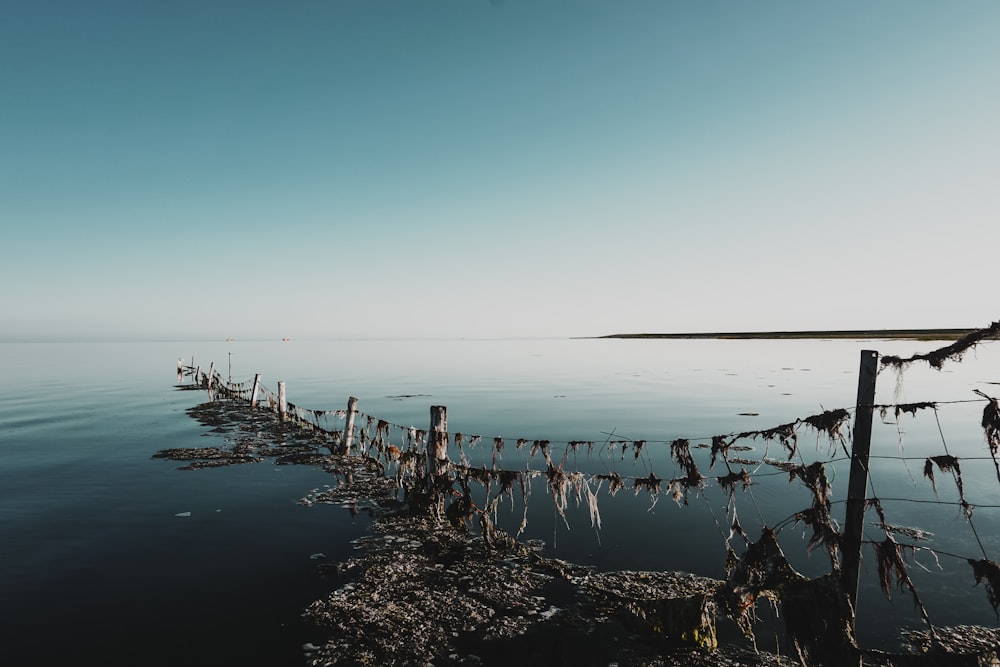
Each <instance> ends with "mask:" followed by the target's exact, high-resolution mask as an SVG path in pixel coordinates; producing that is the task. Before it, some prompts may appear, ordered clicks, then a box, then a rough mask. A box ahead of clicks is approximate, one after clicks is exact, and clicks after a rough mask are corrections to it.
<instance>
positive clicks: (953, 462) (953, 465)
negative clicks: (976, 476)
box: [924, 455, 965, 502]
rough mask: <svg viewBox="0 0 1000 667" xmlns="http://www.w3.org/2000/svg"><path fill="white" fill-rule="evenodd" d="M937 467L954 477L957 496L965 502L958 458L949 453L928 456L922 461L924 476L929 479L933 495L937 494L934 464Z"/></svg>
mask: <svg viewBox="0 0 1000 667" xmlns="http://www.w3.org/2000/svg"><path fill="white" fill-rule="evenodd" d="M935 465H936V466H937V467H938V470H940V471H941V472H950V473H951V474H952V476H953V477H954V478H955V486H957V487H958V497H959V498H960V499H961V500H962V502H965V491H964V489H963V485H962V466H961V465H960V464H959V462H958V459H957V458H955V457H954V456H951V455H941V456H929V457H928V458H927V460H926V461H924V477H926V478H927V479H929V480H930V481H931V488H932V489H933V490H934V495H935V496H937V492H938V491H937V484H936V483H935V481H934V466H935Z"/></svg>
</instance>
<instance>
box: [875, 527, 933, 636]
mask: <svg viewBox="0 0 1000 667" xmlns="http://www.w3.org/2000/svg"><path fill="white" fill-rule="evenodd" d="M872 547H873V548H874V550H875V564H876V568H877V570H878V581H879V587H880V588H881V589H882V593H883V594H884V595H885V597H886V599H887V600H891V599H892V587H893V586H892V585H893V583H894V581H895V584H896V586H897V587H898V588H899V590H903V589H904V587H905V588H906V589H908V590H909V591H910V595H911V596H912V597H913V606H914V607H916V609H917V610H918V611H919V612H920V617H921V618H922V619H923V621H924V623H925V624H926V625H927V627H928V628H932V627H933V626H931V621H930V617H929V616H928V615H927V609H925V608H924V605H923V603H922V602H921V601H920V596H919V595H917V589H916V587H914V585H913V580H912V579H910V573H909V571H908V570H907V567H906V563H905V561H904V557H903V554H904V553H906V552H908V553H910V555H911V556H912V554H913V551H914V550H915V548H914V547H912V546H909V545H904V544H899V543H898V542H896V540H895V539H893V537H892V534H891V533H888V532H887V533H886V537H885V539H884V540H882V541H881V542H873V543H872Z"/></svg>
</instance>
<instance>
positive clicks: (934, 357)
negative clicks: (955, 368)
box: [882, 322, 1000, 370]
mask: <svg viewBox="0 0 1000 667" xmlns="http://www.w3.org/2000/svg"><path fill="white" fill-rule="evenodd" d="M998 336H1000V322H994V323H993V324H991V325H990V326H988V327H986V328H985V329H977V330H976V331H973V332H971V333H969V334H967V335H965V336H963V337H962V338H960V339H958V340H957V341H955V342H954V343H952V344H951V345H946V346H945V347H942V348H939V349H937V350H932V351H930V352H925V353H924V354H915V355H913V356H912V357H907V358H905V359H903V358H900V357H897V356H894V355H886V356H884V357H882V365H883V366H894V367H896V368H903V367H905V366H908V365H910V364H912V363H913V362H914V361H926V362H927V363H928V364H930V366H931V368H934V369H936V370H941V368H942V367H943V366H944V362H945V361H948V360H949V359H950V360H953V361H960V360H961V359H962V356H963V355H964V354H965V353H966V352H967V351H968V350H969V349H970V348H973V347H975V346H976V345H978V344H979V343H981V342H982V341H983V340H985V339H987V338H996V337H998Z"/></svg>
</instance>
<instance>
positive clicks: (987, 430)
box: [973, 389, 1000, 482]
mask: <svg viewBox="0 0 1000 667" xmlns="http://www.w3.org/2000/svg"><path fill="white" fill-rule="evenodd" d="M973 391H974V392H975V393H977V394H979V395H980V396H982V397H983V398H985V399H986V400H987V401H988V402H987V403H986V407H985V408H983V420H982V426H983V435H984V436H985V437H986V444H987V446H988V447H989V448H990V456H991V457H993V467H994V468H996V471H997V481H998V482H1000V462H997V450H998V449H1000V402H998V401H997V399H995V398H993V397H992V396H988V395H987V394H985V393H983V392H981V391H979V390H978V389H974V390H973Z"/></svg>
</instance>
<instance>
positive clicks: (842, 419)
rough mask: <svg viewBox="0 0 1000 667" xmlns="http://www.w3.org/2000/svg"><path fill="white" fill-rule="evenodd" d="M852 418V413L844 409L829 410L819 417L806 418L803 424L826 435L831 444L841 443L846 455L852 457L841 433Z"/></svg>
mask: <svg viewBox="0 0 1000 667" xmlns="http://www.w3.org/2000/svg"><path fill="white" fill-rule="evenodd" d="M850 416H851V413H850V412H848V411H847V410H845V409H844V408H837V409H836V410H827V411H825V412H822V413H820V414H818V415H812V416H811V417H806V418H805V419H803V420H802V422H803V423H804V424H807V425H808V426H811V427H812V428H814V429H815V430H816V431H817V432H819V433H825V434H826V437H827V438H829V439H830V442H831V443H840V445H841V447H843V448H844V454H846V455H847V456H850V453H849V452H848V451H847V446H846V441H845V438H844V433H843V432H842V431H841V429H843V428H844V425H845V424H846V423H847V419H848V417H850Z"/></svg>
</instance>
